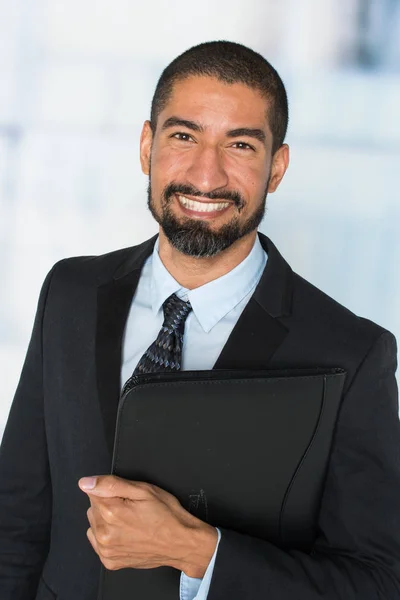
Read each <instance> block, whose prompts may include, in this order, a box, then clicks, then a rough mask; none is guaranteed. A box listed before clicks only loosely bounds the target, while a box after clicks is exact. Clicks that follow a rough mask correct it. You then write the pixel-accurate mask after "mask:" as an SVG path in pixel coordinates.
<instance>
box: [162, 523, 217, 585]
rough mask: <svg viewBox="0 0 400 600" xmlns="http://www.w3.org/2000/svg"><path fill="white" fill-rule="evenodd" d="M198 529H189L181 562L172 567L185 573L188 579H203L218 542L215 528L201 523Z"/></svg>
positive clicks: (185, 534) (185, 536)
mask: <svg viewBox="0 0 400 600" xmlns="http://www.w3.org/2000/svg"><path fill="white" fill-rule="evenodd" d="M199 523H200V525H198V526H196V527H187V528H186V530H185V532H184V535H183V539H184V551H183V552H182V554H181V557H180V559H179V560H177V561H175V564H174V565H172V566H174V567H175V568H176V569H178V570H179V571H183V572H184V573H185V575H187V576H188V577H196V578H198V579H201V578H202V577H204V574H205V572H206V570H207V567H208V565H209V564H210V561H211V559H212V557H213V554H214V552H215V548H216V546H217V542H218V532H217V530H216V529H215V527H212V525H208V524H207V523H204V522H203V521H199Z"/></svg>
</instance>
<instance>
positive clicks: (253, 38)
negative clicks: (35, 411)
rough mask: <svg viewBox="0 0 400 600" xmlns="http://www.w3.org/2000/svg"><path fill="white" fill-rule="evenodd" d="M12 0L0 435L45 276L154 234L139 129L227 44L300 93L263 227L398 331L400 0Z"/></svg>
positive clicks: (3, 107)
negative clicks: (163, 91) (178, 67)
mask: <svg viewBox="0 0 400 600" xmlns="http://www.w3.org/2000/svg"><path fill="white" fill-rule="evenodd" d="M365 6H366V3H365V2H362V1H361V0H360V1H358V0H280V2H276V1H274V0H247V1H245V0H243V1H241V0H217V1H216V0H213V1H211V0H203V1H202V2H199V3H196V2H188V1H187V0H185V1H184V0H175V1H170V2H168V3H166V2H162V1H161V0H150V1H148V2H146V3H142V4H140V5H139V4H138V3H136V2H132V1H131V0H112V1H111V0H68V2H67V1H66V0H62V1H61V0H36V1H35V2H34V3H33V2H26V1H25V0H0V280H1V283H2V284H1V288H0V289H1V295H0V365H1V367H0V373H1V381H2V390H3V395H2V397H1V399H0V436H1V431H2V429H3V426H4V424H5V421H6V418H7V414H8V410H9V406H10V403H11V400H12V396H13V392H14V389H15V386H16V383H17V379H18V376H19V372H20V369H21V365H22V361H23V358H24V354H25V350H26V345H27V342H28V339H29V335H30V330H31V326H32V320H33V316H34V312H35V308H36V302H37V295H38V292H39V288H40V285H41V282H42V280H43V278H44V276H45V274H46V272H47V271H48V270H49V269H50V267H51V265H52V264H53V263H54V262H55V261H56V260H58V259H59V258H61V257H64V256H71V255H81V254H97V253H102V252H105V251H109V250H112V249H114V248H118V247H123V246H126V245H132V244H135V243H137V242H139V241H141V240H143V239H144V238H146V237H148V236H150V235H151V234H153V233H154V232H155V231H156V227H155V224H154V223H153V221H152V219H151V217H150V215H149V214H148V213H147V209H146V194H145V190H146V185H147V181H146V179H145V178H144V176H143V175H142V174H141V172H140V169H139V162H138V137H139V133H140V128H141V125H142V123H143V121H144V120H145V119H146V118H147V117H148V115H149V106H150V100H151V96H152V93H153V89H154V87H155V84H156V81H157V78H158V76H159V74H160V72H161V70H162V68H163V67H164V66H166V64H167V63H168V62H169V61H170V60H171V59H172V58H174V57H175V56H176V55H177V54H178V53H180V52H181V51H183V50H185V49H186V48H188V47H190V46H192V45H194V44H196V43H199V42H202V41H206V40H210V39H231V40H233V41H239V42H242V43H245V44H247V45H249V46H251V47H253V48H254V49H255V50H258V51H260V52H261V53H263V54H264V55H265V56H266V57H267V58H268V59H269V60H271V62H272V63H273V64H274V65H275V66H276V67H277V68H278V70H279V71H280V73H281V75H282V77H283V79H284V81H285V83H286V85H287V88H288V92H289V99H290V108H291V120H290V128H289V135H288V140H287V141H288V142H289V144H290V145H291V149H292V163H291V166H290V169H289V171H288V173H287V175H286V178H285V181H284V182H283V184H282V186H281V188H280V190H279V191H278V192H277V193H276V194H275V195H271V196H270V197H269V211H268V214H267V217H266V220H265V221H264V223H263V225H262V230H263V231H265V232H266V233H267V234H268V235H269V236H270V237H271V238H272V239H273V240H274V241H275V242H276V243H277V244H278V246H279V247H280V249H281V251H282V253H283V254H284V256H285V257H286V258H287V259H288V260H289V262H290V263H291V264H292V266H293V267H294V269H295V270H297V271H298V272H300V273H301V274H302V275H303V276H305V277H306V278H308V279H310V280H311V281H312V282H313V283H315V284H316V285H317V286H319V287H321V288H323V289H324V290H325V291H326V292H327V293H329V294H330V295H332V296H333V297H335V298H336V299H338V300H339V301H340V302H342V303H344V304H346V305H347V306H348V307H349V308H351V309H352V310H354V311H355V312H357V313H359V314H362V315H363V316H366V317H369V318H371V319H373V320H375V321H377V322H378V323H380V324H382V325H384V326H385V327H388V328H389V329H391V330H392V331H393V332H394V333H395V334H396V335H397V336H398V337H400V311H399V309H398V306H399V305H400V278H399V268H398V263H399V260H400V241H399V240H400V236H399V231H400V218H399V217H400V207H399V202H398V189H399V183H400V176H399V169H398V165H399V160H400V119H399V117H398V107H399V106H400V48H399V47H400V44H399V40H400V3H399V1H398V0H379V1H377V2H375V4H373V14H368V13H367V12H365Z"/></svg>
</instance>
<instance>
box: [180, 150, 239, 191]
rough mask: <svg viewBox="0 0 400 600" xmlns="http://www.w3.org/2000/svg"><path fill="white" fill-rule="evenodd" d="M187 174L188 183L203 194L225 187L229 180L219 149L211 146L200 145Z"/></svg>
mask: <svg viewBox="0 0 400 600" xmlns="http://www.w3.org/2000/svg"><path fill="white" fill-rule="evenodd" d="M186 176H187V179H188V183H191V184H192V185H193V186H194V187H195V188H197V189H198V190H199V191H200V192H202V193H203V194H207V193H210V192H213V191H215V190H218V189H220V188H225V187H227V186H228V181H229V178H228V174H227V172H226V170H225V167H224V163H223V157H222V156H221V153H220V151H219V149H218V148H215V147H211V146H208V147H203V148H201V147H200V148H199V149H198V151H197V152H195V153H194V154H193V157H192V162H191V164H190V167H189V168H188V170H187V172H186Z"/></svg>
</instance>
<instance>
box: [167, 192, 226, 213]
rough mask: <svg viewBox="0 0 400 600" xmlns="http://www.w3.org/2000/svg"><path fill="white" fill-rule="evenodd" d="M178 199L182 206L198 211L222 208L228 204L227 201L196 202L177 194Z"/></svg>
mask: <svg viewBox="0 0 400 600" xmlns="http://www.w3.org/2000/svg"><path fill="white" fill-rule="evenodd" d="M178 200H179V202H180V203H181V204H182V206H185V207H186V208H189V210H196V211H198V212H212V211H214V210H223V209H224V208H226V207H227V206H229V202H196V201H195V200H189V198H186V197H185V196H178Z"/></svg>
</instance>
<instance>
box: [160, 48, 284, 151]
mask: <svg viewBox="0 0 400 600" xmlns="http://www.w3.org/2000/svg"><path fill="white" fill-rule="evenodd" d="M191 76H208V77H215V78H217V79H219V80H220V81H223V82H225V83H230V84H232V83H244V84H245V85H247V86H248V87H250V88H252V89H256V90H258V91H259V92H260V93H261V94H262V95H263V96H264V97H265V98H266V99H267V100H268V111H267V115H268V123H269V126H270V129H271V133H272V137H273V145H272V153H275V152H276V150H277V149H278V148H279V147H280V146H281V145H282V144H283V142H284V139H285V136H286V131H287V126H288V117H289V115H288V100H287V95H286V90H285V86H284V84H283V81H282V79H281V78H280V76H279V74H278V73H277V71H276V70H275V69H274V67H273V66H272V65H271V64H270V63H269V62H268V61H267V60H266V59H265V58H264V57H263V56H261V54H258V52H255V51H254V50H251V49H250V48H248V47H247V46H243V45H242V44H237V43H235V42H227V41H216V42H205V43H203V44H199V45H198V46H193V47H192V48H189V50H186V51H185V52H184V53H183V54H180V55H179V56H178V57H177V58H175V59H174V60H173V61H172V62H171V63H170V64H169V65H168V66H167V67H166V68H165V69H164V71H163V72H162V74H161V77H160V79H159V80H158V83H157V87H156V90H155V92H154V96H153V100H152V103H151V116H150V124H151V129H152V131H153V133H154V132H155V130H156V126H157V118H158V115H159V114H160V112H161V111H162V110H163V109H164V108H165V106H166V104H167V103H168V101H169V99H170V97H171V94H172V90H173V86H174V84H175V83H176V82H178V81H182V80H184V79H186V78H188V77H191Z"/></svg>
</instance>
